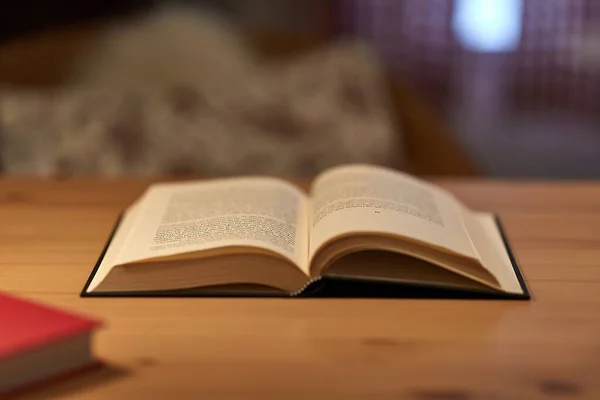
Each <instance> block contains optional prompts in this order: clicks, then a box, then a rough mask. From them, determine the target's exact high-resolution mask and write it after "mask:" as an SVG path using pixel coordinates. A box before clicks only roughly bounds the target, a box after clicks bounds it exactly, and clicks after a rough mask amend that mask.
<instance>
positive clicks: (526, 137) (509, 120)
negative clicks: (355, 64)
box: [0, 0, 600, 179]
mask: <svg viewBox="0 0 600 400" xmlns="http://www.w3.org/2000/svg"><path fill="white" fill-rule="evenodd" d="M8 3H10V6H8V5H5V7H3V12H2V13H1V14H0V81H2V83H5V84H6V83H9V84H12V85H21V86H29V87H31V86H43V85H48V84H51V83H55V82H58V81H59V80H60V79H61V77H62V75H61V74H64V68H65V67H64V61H65V60H67V59H68V58H69V57H70V56H72V55H73V54H74V52H75V50H76V48H77V45H78V46H81V43H82V41H83V40H84V39H85V37H86V36H85V35H83V34H82V33H81V32H84V31H85V29H82V28H81V27H93V26H96V25H95V24H98V23H102V22H105V21H110V20H112V19H115V18H118V17H122V16H127V15H136V13H139V12H143V11H144V10H147V9H150V8H152V7H155V6H156V5H157V4H164V3H168V2H167V1H162V2H160V1H159V2H157V1H148V0H101V1H100V0H88V1H75V0H56V1H53V2H48V1H43V0H21V1H18V2H17V1H9V2H8ZM8 3H7V4H8ZM180 3H181V2H180ZM184 3H186V4H194V5H201V6H203V7H206V8H207V9H210V10H212V11H213V12H216V13H219V14H220V15H223V16H226V17H227V18H228V19H229V20H231V21H233V22H234V23H235V24H237V25H239V26H241V27H243V28H244V29H246V30H247V31H248V32H252V35H253V37H254V36H256V37H260V38H267V39H266V40H264V41H262V42H261V43H262V44H265V47H266V48H268V49H270V50H273V49H275V51H277V52H281V53H284V52H286V51H288V52H294V51H298V50H299V49H305V48H311V47H314V46H317V45H319V44H322V43H327V42H330V41H332V40H334V39H335V38H338V37H359V38H362V39H365V40H367V41H368V42H369V43H371V45H372V46H373V47H374V48H375V49H376V50H377V52H378V54H379V55H380V57H381V59H382V60H383V61H384V63H385V65H386V67H387V69H388V70H389V71H390V74H391V75H393V79H394V80H395V81H396V82H400V83H401V85H402V88H403V89H401V90H400V94H397V96H396V97H397V99H396V100H397V101H396V105H395V107H396V109H397V112H398V113H399V114H401V117H400V120H401V121H402V122H403V123H404V126H405V127H406V138H405V139H406V141H407V145H406V146H405V148H404V150H403V151H408V152H413V153H418V154H409V155H408V157H409V158H411V159H412V160H413V161H414V163H415V164H417V165H418V166H417V167H416V168H415V171H416V172H420V173H423V174H444V173H447V174H455V175H469V174H477V175H487V176H494V177H541V178H555V179H563V178H570V179H583V178H600V41H597V40H596V38H597V37H598V38H600V2H598V1H595V0H252V1H248V0H246V1H235V0H221V1H219V0H210V1H209V0H207V1H202V0H196V1H192V0H190V1H186V2H184ZM71 27H77V29H78V30H75V31H73V30H69V29H72V28H71ZM49 32H50V33H49ZM64 32H67V33H64ZM73 32H76V33H73ZM596 42H598V45H596ZM40 57H41V59H43V60H44V62H43V63H42V64H43V68H40V63H39V62H36V61H35V60H38V59H40ZM446 153H447V154H446Z"/></svg>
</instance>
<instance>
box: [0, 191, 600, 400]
mask: <svg viewBox="0 0 600 400" xmlns="http://www.w3.org/2000/svg"><path fill="white" fill-rule="evenodd" d="M149 182H150V181H137V180H118V181H108V180H104V181H100V180H68V181H58V182H57V181H38V180H21V179H4V180H0V221H2V224H0V290H3V291H8V292H12V293H16V294H19V295H21V296H25V297H27V298H31V299H35V300H40V301H44V302H47V303H49V304H53V305H56V306H60V307H64V308H66V309H69V310H72V311H76V312H82V313H86V314H89V315H92V316H96V317H99V318H101V319H102V320H103V321H104V322H105V327H104V329H102V330H101V331H100V332H99V333H98V335H97V336H96V338H95V339H96V340H95V352H96V354H97V355H98V356H99V357H100V358H101V359H102V360H104V362H105V364H106V366H105V367H103V368H100V369H98V370H95V371H92V372H89V373H86V374H83V375H81V376H79V377H76V378H74V379H71V380H68V381H63V382H58V383H56V384H53V385H50V386H48V387H46V388H44V389H42V390H40V391H36V392H33V393H29V394H28V395H27V396H25V397H27V398H30V397H33V398H48V397H52V398H85V399H106V398H111V399H120V398H123V399H128V398H210V399H214V398H273V399H279V398H292V399H295V398H298V399H304V398H328V399H337V398H340V399H341V398H343V399H358V398H369V399H374V398H377V399H379V398H383V399H388V398H389V399H403V398H406V399H413V400H448V399H460V400H463V399H464V400H472V399H504V398H510V399H542V398H569V399H598V398H600V383H599V382H598V381H597V378H598V377H600V184H599V183H589V182H572V183H548V182H520V183H516V182H489V181H467V182H460V181H448V180H444V181H438V183H440V184H442V185H443V186H445V187H447V188H448V189H449V190H451V191H452V192H454V193H455V194H456V195H457V196H458V197H459V198H460V199H461V200H463V201H464V202H465V203H467V204H468V205H470V206H471V207H474V208H477V209H481V210H486V211H494V212H497V213H498V214H499V215H500V217H501V218H502V221H503V222H504V224H505V227H506V230H507V234H508V238H509V240H510V241H511V244H512V245H513V247H514V250H515V253H516V257H517V258H518V260H519V262H520V263H521V265H522V268H523V272H524V275H525V277H526V279H527V281H528V284H529V285H530V287H531V290H532V292H533V296H534V299H533V300H532V301H531V302H527V303H523V302H499V301H440V300H308V299H305V300H273V299H254V300H240V299H81V298H79V295H78V294H79V292H80V290H81V288H82V286H83V284H84V282H85V280H86V279H87V277H88V274H89V272H90V269H91V268H92V266H93V264H94V262H95V261H96V258H97V257H98V255H99V252H100V250H101V248H102V247H103V245H104V243H105V240H106V238H107V236H108V234H109V232H110V230H111V228H112V226H113V224H114V222H115V218H116V216H117V214H118V213H119V212H120V211H121V210H122V209H123V208H124V207H126V206H127V205H128V204H129V203H130V202H131V201H133V200H134V199H135V198H136V197H137V196H138V195H139V194H140V193H141V192H142V191H143V189H144V188H145V187H146V185H147V184H148V183H149Z"/></svg>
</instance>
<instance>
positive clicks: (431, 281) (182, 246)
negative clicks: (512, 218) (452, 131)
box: [82, 165, 529, 299]
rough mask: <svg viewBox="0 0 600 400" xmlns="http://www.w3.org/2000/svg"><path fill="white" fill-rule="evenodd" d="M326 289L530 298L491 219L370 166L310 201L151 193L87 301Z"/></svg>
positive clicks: (243, 181) (163, 187)
mask: <svg viewBox="0 0 600 400" xmlns="http://www.w3.org/2000/svg"><path fill="white" fill-rule="evenodd" d="M328 285H329V286H328ZM328 287H331V288H336V290H338V291H341V292H340V293H343V288H344V287H345V288H347V289H348V290H350V293H346V295H349V296H352V295H353V292H352V291H356V292H355V293H356V294H358V293H361V295H362V294H365V293H371V294H372V295H375V296H377V295H378V294H381V293H391V294H392V295H397V296H398V297H403V293H414V292H415V290H417V291H419V290H421V291H423V292H422V293H428V292H427V290H428V289H436V288H437V289H441V290H442V291H446V293H454V294H455V295H456V296H457V297H460V293H469V294H471V295H473V296H475V297H483V298H485V297H486V296H488V295H491V296H492V297H494V296H495V297H500V298H504V297H506V298H515V299H519V298H522V299H528V298H529V293H528V291H527V288H526V286H525V283H524V281H523V278H522V276H521V274H520V272H519V269H518V267H517V265H516V263H515V261H514V258H513V257H512V255H511V252H510V250H509V247H508V245H507V242H506V241H505V240H504V235H503V233H502V230H501V228H500V225H499V224H498V221H497V219H496V217H495V216H494V215H491V214H485V213H476V212H473V211H471V210H469V209H467V208H466V207H465V206H464V205H462V204H461V203H460V202H459V201H458V200H457V199H456V198H455V197H454V196H453V195H451V194H450V193H447V192H445V191H444V190H442V189H441V188H439V187H437V186H435V185H433V184H430V183H427V182H424V181H421V180H418V179H416V178H414V177H411V176H410V175H407V174H403V173H400V172H397V171H393V170H391V169H386V168H382V167H375V166H370V165H349V166H341V167H335V168H332V169H330V170H328V171H325V172H324V173H322V174H321V175H319V176H318V177H317V178H316V179H315V180H314V182H313V184H312V185H311V187H310V189H309V191H308V193H306V192H305V191H303V190H302V189H301V188H299V187H296V186H295V185H293V184H291V183H289V182H287V181H284V180H279V179H275V178H269V177H240V178H226V179H217V180H210V181H201V182H193V181H192V182H173V183H160V184H155V185H152V186H150V187H149V188H148V190H147V191H146V192H145V193H144V194H143V195H142V196H141V197H140V198H139V199H138V201H136V203H135V204H133V205H132V206H131V207H130V208H129V209H128V210H126V211H125V212H124V213H123V215H122V217H121V218H120V222H119V224H118V225H117V227H116V228H115V231H114V232H113V235H112V237H111V240H110V241H109V244H108V245H107V246H106V248H105V250H104V252H103V254H102V256H101V258H100V260H99V261H98V264H97V265H96V267H95V269H94V271H93V272H92V274H91V276H90V278H89V280H88V282H87V283H86V285H85V288H84V289H83V292H82V296H93V295H104V296H106V295H108V296H126V295H146V296H148V295H150V296H154V295H157V296H158V295H207V296H213V295H214V296H237V295H242V296H273V295H275V296H302V295H305V296H320V295H326V294H327V290H328ZM361 288H362V289H361ZM366 288H368V289H366ZM409 288H411V289H410V290H409ZM415 288H416V289H415ZM361 290H362V292H361ZM427 296H428V295H427Z"/></svg>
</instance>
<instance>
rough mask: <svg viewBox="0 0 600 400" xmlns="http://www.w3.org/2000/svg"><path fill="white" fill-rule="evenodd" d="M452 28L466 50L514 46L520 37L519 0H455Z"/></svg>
mask: <svg viewBox="0 0 600 400" xmlns="http://www.w3.org/2000/svg"><path fill="white" fill-rule="evenodd" d="M455 7H456V8H455V10H454V18H453V28H454V32H455V33H456V35H457V36H458V39H459V40H460V42H461V43H462V44H463V46H465V47H466V48H467V49H469V50H473V51H478V52H505V51H512V50H515V49H516V48H517V47H518V45H519V41H520V38H521V17H522V7H523V1H522V0H456V3H455Z"/></svg>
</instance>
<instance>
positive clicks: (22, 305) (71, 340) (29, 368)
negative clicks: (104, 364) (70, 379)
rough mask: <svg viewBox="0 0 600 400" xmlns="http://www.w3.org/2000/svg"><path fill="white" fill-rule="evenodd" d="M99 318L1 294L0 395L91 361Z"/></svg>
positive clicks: (81, 367) (37, 382)
mask: <svg viewBox="0 0 600 400" xmlns="http://www.w3.org/2000/svg"><path fill="white" fill-rule="evenodd" d="M99 325H100V323H99V322H98V321H95V320H92V319H88V318H85V317H82V316H77V315H74V314H70V313H67V312H64V311H61V310H57V309H55V308H52V307H47V306H44V305H41V304H38V303H35V302H31V301H27V300H24V299H19V298H17V297H14V296H9V295H6V294H0V396H1V395H3V394H6V393H8V392H13V391H17V390H21V389H24V388H26V387H29V386H32V385H36V384H39V383H42V382H44V381H47V380H51V379H53V378H56V377H58V376H62V375H68V374H70V373H72V372H75V371H77V370H81V369H83V368H86V367H88V366H91V365H93V364H94V360H93V356H92V351H91V335H92V332H93V331H94V329H95V328H97V327H99Z"/></svg>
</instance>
